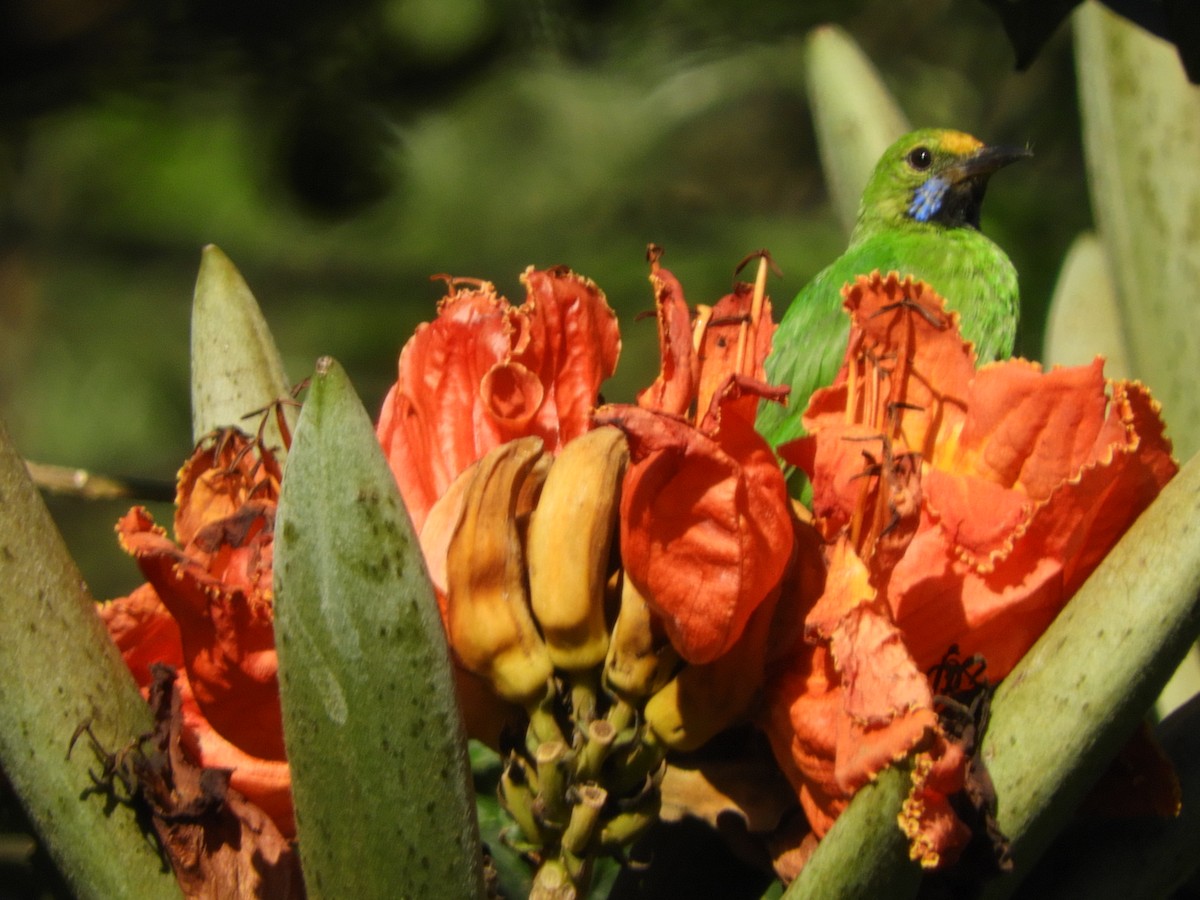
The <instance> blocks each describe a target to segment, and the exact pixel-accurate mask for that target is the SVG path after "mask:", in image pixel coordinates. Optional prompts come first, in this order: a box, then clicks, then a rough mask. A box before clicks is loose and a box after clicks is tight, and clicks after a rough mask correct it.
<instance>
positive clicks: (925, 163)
mask: <svg viewBox="0 0 1200 900" xmlns="http://www.w3.org/2000/svg"><path fill="white" fill-rule="evenodd" d="M932 163H933V154H932V153H930V152H929V148H928V147H914V148H913V149H912V150H910V151H908V164H909V165H910V166H912V167H913V168H914V169H916V170H917V171H918V172H919V171H921V170H922V169H928V168H929V166H930V165H931V164H932Z"/></svg>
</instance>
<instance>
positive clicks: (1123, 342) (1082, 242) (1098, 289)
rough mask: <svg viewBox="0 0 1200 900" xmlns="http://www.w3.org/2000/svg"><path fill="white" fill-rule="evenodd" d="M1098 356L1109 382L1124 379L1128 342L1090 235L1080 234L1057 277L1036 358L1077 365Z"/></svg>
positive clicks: (1127, 372) (1101, 258)
mask: <svg viewBox="0 0 1200 900" xmlns="http://www.w3.org/2000/svg"><path fill="white" fill-rule="evenodd" d="M1096 354H1100V355H1102V356H1103V357H1104V358H1105V361H1106V362H1105V366H1104V374H1105V375H1107V376H1108V377H1109V378H1130V377H1132V375H1131V373H1130V369H1129V349H1128V340H1127V338H1126V335H1125V331H1124V328H1123V327H1122V325H1121V312H1120V309H1119V308H1118V306H1117V293H1116V286H1115V285H1114V284H1113V280H1112V275H1111V274H1110V272H1109V269H1108V261H1107V260H1106V259H1105V256H1104V247H1103V245H1102V244H1101V243H1100V241H1099V240H1098V239H1097V238H1096V236H1095V235H1094V234H1081V235H1080V236H1079V237H1077V238H1076V239H1075V243H1074V244H1072V245H1071V249H1070V250H1069V251H1068V252H1067V258H1066V259H1065V260H1064V261H1063V264H1062V269H1061V270H1060V271H1059V273H1058V283H1057V284H1056V285H1055V286H1054V296H1053V297H1052V298H1051V299H1050V310H1049V313H1048V315H1047V318H1046V337H1045V342H1044V344H1043V351H1042V359H1043V361H1044V362H1045V363H1046V364H1047V365H1059V366H1082V365H1087V364H1088V363H1090V362H1091V361H1092V360H1093V359H1094V358H1095V356H1096Z"/></svg>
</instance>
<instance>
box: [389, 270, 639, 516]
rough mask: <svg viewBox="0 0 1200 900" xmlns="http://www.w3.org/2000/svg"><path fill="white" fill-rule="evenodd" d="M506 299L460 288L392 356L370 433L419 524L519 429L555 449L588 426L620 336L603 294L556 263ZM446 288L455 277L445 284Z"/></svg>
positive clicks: (528, 277)
mask: <svg viewBox="0 0 1200 900" xmlns="http://www.w3.org/2000/svg"><path fill="white" fill-rule="evenodd" d="M521 280H522V282H523V283H524V284H525V287H526V289H527V291H528V294H527V297H526V300H525V303H524V304H522V305H521V306H518V307H514V306H512V305H510V304H509V302H508V301H507V300H506V299H505V298H503V297H500V296H498V295H497V294H496V290H495V288H494V287H493V286H492V285H491V284H489V283H486V282H485V283H481V284H480V285H479V286H478V287H476V288H472V289H465V288H459V289H458V290H456V291H455V292H454V293H453V294H450V295H449V296H447V297H445V298H444V299H443V300H442V301H441V303H440V304H439V305H438V317H437V319H435V320H434V321H432V322H428V323H425V324H422V325H419V326H418V327H417V330H416V333H415V334H414V335H413V336H412V338H411V339H410V340H409V341H408V343H407V344H405V346H404V349H403V351H401V353H400V377H399V379H398V380H397V382H396V384H395V385H393V387H392V388H391V390H390V391H389V392H388V395H387V398H386V399H385V400H384V404H383V410H382V412H381V414H380V417H379V426H378V429H377V430H378V434H379V441H380V443H381V444H382V445H383V450H384V453H385V454H386V455H387V457H388V462H389V463H390V465H391V467H392V472H393V473H395V475H396V481H397V482H398V483H399V485H400V493H401V494H402V495H403V497H404V503H405V505H406V506H407V508H408V513H409V515H410V516H411V517H412V520H413V524H414V526H415V528H416V530H417V531H418V533H419V532H420V531H421V529H422V527H423V526H424V524H425V518H426V516H427V515H428V514H429V510H430V509H431V508H432V506H433V504H434V503H435V502H436V501H437V500H438V498H440V497H441V496H442V495H443V494H445V493H446V491H447V489H448V488H449V487H450V484H451V482H453V481H454V479H455V478H456V477H457V476H458V475H459V474H460V473H461V472H462V471H463V470H464V469H466V468H467V466H469V465H470V464H471V463H473V462H475V461H476V460H478V459H481V458H482V457H483V456H484V455H485V454H486V453H487V452H488V451H489V450H491V449H492V448H493V447H496V446H499V445H500V444H503V443H504V442H506V441H509V440H512V439H514V438H518V437H525V436H529V435H534V436H537V437H540V438H541V439H542V440H543V441H544V442H545V445H546V449H547V450H548V451H550V452H556V451H557V450H558V449H559V448H560V447H562V445H563V444H565V443H566V442H567V441H569V440H570V439H571V438H573V437H575V436H576V435H579V434H583V433H584V432H585V431H587V430H588V428H589V427H590V421H589V416H590V415H591V411H592V408H593V406H594V405H595V403H596V397H597V395H598V393H599V390H600V383H601V382H602V381H604V379H606V378H608V376H610V375H611V374H612V373H613V371H614V369H615V368H616V364H617V356H618V354H619V353H620V350H621V338H620V334H619V332H618V329H617V320H616V316H615V314H614V313H613V311H612V310H611V309H610V308H609V306H608V303H607V302H606V300H605V298H604V294H603V292H601V291H600V289H599V288H597V287H596V285H595V284H593V283H592V282H591V281H589V280H587V279H586V278H583V277H581V276H579V275H576V274H574V273H572V272H570V271H568V270H567V269H565V268H555V269H548V270H541V271H539V270H536V269H534V268H533V267H530V268H528V269H526V270H525V273H524V274H523V275H522V276H521ZM452 286H453V282H452Z"/></svg>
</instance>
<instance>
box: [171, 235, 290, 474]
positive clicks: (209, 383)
mask: <svg viewBox="0 0 1200 900" xmlns="http://www.w3.org/2000/svg"><path fill="white" fill-rule="evenodd" d="M289 390H290V388H289V387H288V382H287V376H286V375H285V374H284V371H283V362H282V360H281V359H280V358H279V351H278V350H277V349H276V348H275V341H274V339H272V337H271V332H270V330H269V329H268V328H267V323H266V320H265V319H263V315H262V312H261V311H260V310H259V308H258V303H257V302H256V301H255V299H254V295H253V294H252V293H250V288H249V287H248V286H247V285H246V282H245V280H244V279H243V278H242V275H241V273H240V272H238V270H237V269H236V268H235V267H234V265H233V263H232V262H230V261H229V257H228V256H226V255H225V254H224V253H222V252H221V250H220V249H219V248H218V247H216V246H215V245H213V244H209V245H208V246H207V247H205V248H204V251H203V253H202V254H201V257H200V274H199V275H198V276H197V277H196V294H195V298H194V300H193V302H192V439H193V440H194V441H199V440H200V439H201V438H202V437H204V435H206V434H208V433H209V432H211V431H215V430H216V429H218V428H226V427H228V426H230V425H235V426H237V427H239V428H241V429H242V430H243V431H250V432H253V431H254V429H256V428H257V427H258V421H257V420H247V419H246V418H245V416H246V415H247V413H252V412H254V411H255V410H259V409H263V408H264V407H266V406H268V405H269V404H271V403H274V402H275V401H277V400H280V399H282V398H284V397H287V396H288V392H289ZM283 409H284V414H285V415H286V416H288V418H289V427H290V421H291V419H292V418H293V417H294V414H293V411H292V408H291V407H284V408H283ZM264 437H265V438H266V441H267V444H268V446H271V447H276V448H279V450H278V455H280V457H281V458H282V454H283V452H284V448H283V441H282V439H281V437H280V434H279V428H278V426H277V425H276V423H275V419H274V416H271V417H269V418H268V420H267V426H266V431H265V432H264Z"/></svg>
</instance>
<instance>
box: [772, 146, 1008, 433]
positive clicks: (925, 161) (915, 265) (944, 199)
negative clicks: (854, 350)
mask: <svg viewBox="0 0 1200 900" xmlns="http://www.w3.org/2000/svg"><path fill="white" fill-rule="evenodd" d="M1029 155H1030V153H1029V151H1028V150H1026V149H1018V148H1010V147H989V146H986V145H984V144H983V143H981V142H980V141H979V140H977V139H976V138H973V137H971V135H969V134H964V133H963V132H961V131H948V130H945V129H939V128H926V129H922V130H920V131H914V132H911V133H910V134H907V135H905V136H904V137H902V138H900V139H899V140H898V141H896V143H894V144H892V146H891V147H889V148H888V149H887V150H886V151H885V152H884V154H883V156H882V157H881V158H880V160H879V162H878V163H876V165H875V170H874V171H873V172H872V173H871V178H870V180H869V181H868V182H867V186H866V189H865V190H864V191H863V196H862V203H861V204H860V205H859V209H858V219H857V221H856V223H855V226H854V231H853V232H852V233H851V235H850V246H849V247H847V248H846V252H845V253H843V254H842V255H841V256H840V257H838V258H837V259H836V260H835V261H834V262H833V263H832V264H830V265H829V266H828V267H827V268H825V269H824V270H823V271H821V272H820V273H819V274H818V275H817V276H816V278H814V279H813V280H812V281H811V282H809V283H808V285H807V286H805V288H804V289H803V290H802V291H801V292H800V293H799V295H797V297H796V299H795V300H793V301H792V305H791V306H790V307H789V308H788V310H787V312H786V313H785V314H784V316H783V319H782V320H781V321H780V323H779V329H778V331H776V333H775V340H774V349H773V350H772V352H771V354H770V356H768V357H767V360H766V372H767V379H768V381H770V382H771V383H773V384H784V385H790V386H791V389H792V390H791V394H790V396H789V399H788V403H787V405H786V406H784V405H781V404H779V403H771V402H766V401H764V402H763V404H762V406H761V407H760V409H759V414H758V421H757V426H758V430H759V432H760V433H762V435H763V436H764V437H765V438H766V439H767V440H768V442H770V444H771V446H778V445H779V444H781V443H784V442H785V441H789V440H791V439H792V438H796V437H800V436H801V435H803V434H804V428H803V426H802V425H801V422H800V417H801V416H802V415H803V414H804V409H805V407H806V406H807V404H808V398H809V397H810V396H811V395H812V393H813V391H815V390H816V389H817V388H819V387H823V386H825V385H827V384H830V383H831V382H832V381H833V379H834V377H835V376H836V375H837V371H838V368H839V367H840V366H841V363H842V357H843V355H844V354H845V351H846V339H847V335H848V332H849V328H850V319H849V317H848V316H847V315H846V314H845V312H844V311H843V310H842V295H841V291H842V286H843V285H844V284H846V283H847V282H851V281H853V280H854V278H855V277H856V276H858V275H869V274H871V272H873V271H874V270H876V269H878V270H879V271H880V272H882V273H884V274H887V273H888V272H889V271H891V270H893V269H894V270H896V271H898V272H899V273H900V275H901V276H902V277H903V276H906V275H912V276H913V277H914V278H917V279H920V280H922V281H924V282H926V283H927V284H929V285H930V286H931V287H932V288H933V289H934V290H935V291H937V292H938V293H939V294H940V295H941V296H942V297H944V298H945V299H946V303H947V305H948V306H949V307H950V308H951V309H954V310H957V311H958V314H959V317H960V321H961V325H962V332H963V336H964V337H966V339H967V340H969V341H971V342H972V343H974V344H975V352H976V355H977V358H978V359H979V361H980V362H986V361H989V360H993V359H997V358H1002V357H1006V356H1011V355H1012V349H1013V340H1014V338H1015V335H1016V330H1017V314H1018V306H1019V303H1018V293H1017V272H1016V270H1015V269H1014V268H1013V264H1012V263H1011V262H1010V261H1009V259H1008V257H1007V256H1006V255H1005V253H1004V251H1003V250H1001V249H1000V248H999V247H998V246H996V244H994V243H993V242H992V241H991V240H990V239H989V238H987V237H986V236H984V234H983V233H982V232H981V231H980V230H979V212H980V207H981V206H982V205H983V195H984V191H985V189H986V188H987V182H988V178H989V177H990V176H991V174H992V173H993V172H995V171H996V170H997V169H999V168H1001V167H1002V166H1006V165H1008V164H1009V163H1011V162H1015V161H1016V160H1018V159H1021V158H1022V157H1026V156H1029Z"/></svg>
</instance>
